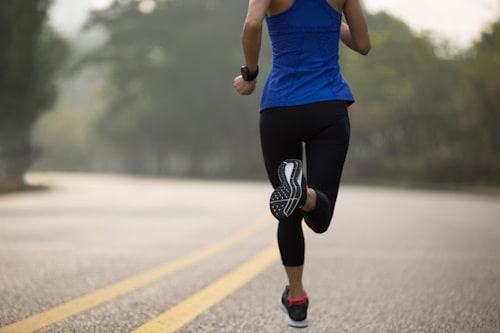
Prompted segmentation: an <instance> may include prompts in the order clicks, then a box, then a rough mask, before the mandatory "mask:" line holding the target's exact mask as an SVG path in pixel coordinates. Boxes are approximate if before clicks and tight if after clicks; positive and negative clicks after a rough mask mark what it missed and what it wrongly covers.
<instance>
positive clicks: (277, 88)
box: [261, 0, 353, 110]
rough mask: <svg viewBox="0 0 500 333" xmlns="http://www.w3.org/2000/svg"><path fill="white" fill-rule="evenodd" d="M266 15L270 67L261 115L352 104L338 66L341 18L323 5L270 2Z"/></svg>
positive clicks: (320, 1) (319, 0)
mask: <svg viewBox="0 0 500 333" xmlns="http://www.w3.org/2000/svg"><path fill="white" fill-rule="evenodd" d="M268 14H269V15H268V16H266V21H267V25H268V30H269V35H270V38H271V43H272V50H273V67H272V69H271V72H270V74H269V77H268V79H267V81H266V85H265V87H264V92H263V96H262V100H261V110H263V109H266V108H269V107H275V106H290V105H301V104H307V103H312V102H319V101H325V100H345V101H348V102H352V101H353V96H352V93H351V91H350V89H349V86H348V85H347V83H346V82H345V81H344V79H343V78H342V75H341V74H340V68H339V64H338V60H339V59H338V51H339V50H338V46H339V39H340V31H341V22H342V14H341V13H340V12H339V11H337V10H336V9H335V8H334V7H333V6H332V5H331V4H330V3H329V2H327V1H326V0H274V1H272V2H271V6H270V7H269V10H268Z"/></svg>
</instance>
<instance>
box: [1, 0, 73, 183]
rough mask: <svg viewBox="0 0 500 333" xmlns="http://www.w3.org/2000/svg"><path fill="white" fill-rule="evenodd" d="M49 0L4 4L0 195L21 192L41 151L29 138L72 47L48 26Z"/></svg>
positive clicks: (50, 101)
mask: <svg viewBox="0 0 500 333" xmlns="http://www.w3.org/2000/svg"><path fill="white" fill-rule="evenodd" d="M50 5H51V1H50V0H3V1H0V50H1V51H0V190H11V189H18V188H22V187H23V186H24V185H25V184H24V174H25V172H26V171H27V170H28V169H29V167H30V166H31V164H32V162H33V160H34V158H35V157H36V154H37V151H36V149H35V148H34V146H33V144H32V142H31V138H30V135H31V134H30V133H31V129H32V126H33V125H34V123H35V121H36V119H37V118H38V117H39V116H40V114H41V113H42V112H44V111H46V110H48V109H49V108H50V107H51V105H52V104H53V102H54V99H55V95H56V86H55V74H56V73H57V70H58V69H59V68H60V66H61V64H62V63H63V61H64V60H65V58H66V55H67V53H68V49H67V45H66V44H65V42H64V41H63V40H62V39H61V38H60V37H59V36H57V34H56V33H55V32H54V31H53V30H51V29H50V28H49V27H47V26H46V19H47V11H48V9H49V7H50Z"/></svg>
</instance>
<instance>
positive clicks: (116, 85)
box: [43, 0, 500, 185]
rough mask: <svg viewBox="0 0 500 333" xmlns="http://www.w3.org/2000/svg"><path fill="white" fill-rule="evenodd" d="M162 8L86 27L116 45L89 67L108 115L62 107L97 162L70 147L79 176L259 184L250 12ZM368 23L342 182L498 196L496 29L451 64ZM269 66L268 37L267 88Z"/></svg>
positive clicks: (350, 57)
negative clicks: (239, 89)
mask: <svg viewBox="0 0 500 333" xmlns="http://www.w3.org/2000/svg"><path fill="white" fill-rule="evenodd" d="M148 1H149V0H148ZM155 3H156V8H155V9H154V10H153V11H152V12H150V13H148V14H146V13H143V12H141V10H140V9H139V7H140V4H141V1H125V0H120V1H115V3H114V5H113V6H112V7H110V8H109V9H106V10H104V11H99V12H94V13H93V15H92V18H91V20H90V21H89V23H88V27H89V28H96V27H101V28H103V29H104V31H106V33H107V35H108V40H107V41H106V42H105V43H104V44H103V45H102V46H101V47H99V48H98V49H97V50H96V51H95V52H94V53H93V54H92V55H91V56H89V57H88V58H87V59H86V64H87V65H89V66H90V67H93V68H98V69H100V70H101V72H102V73H103V75H106V76H107V79H108V84H107V85H106V88H105V89H104V91H103V93H102V94H101V95H100V98H101V99H102V100H104V101H105V102H106V103H105V105H104V106H103V107H101V106H99V107H98V109H97V110H94V111H93V112H88V113H89V114H92V117H91V118H92V119H91V121H89V119H87V121H82V120H81V118H80V116H81V115H83V114H84V113H85V112H84V111H85V110H83V109H82V108H81V107H78V108H76V107H75V106H73V107H72V108H73V109H75V108H76V109H78V110H75V112H79V116H73V117H71V116H69V111H68V110H63V109H64V108H71V106H70V105H71V104H72V103H71V101H69V102H68V103H66V105H67V106H60V108H61V110H60V112H59V113H58V114H59V115H60V117H64V119H66V120H65V121H70V122H72V123H74V124H75V126H76V124H81V123H82V122H84V123H85V124H86V126H87V128H88V132H87V133H86V134H82V135H77V133H78V132H77V131H74V132H73V133H72V135H73V136H72V138H73V139H72V140H70V142H72V145H74V146H76V147H79V148H81V149H82V150H85V149H87V152H88V155H89V156H86V157H83V156H82V157H78V156H76V155H75V154H76V153H73V154H71V152H69V151H70V150H71V149H68V148H64V149H63V147H61V150H60V151H61V152H62V151H65V152H66V151H68V153H67V154H66V153H65V155H66V156H68V155H71V156H74V158H75V162H74V163H72V164H71V166H70V168H71V169H74V166H76V165H79V166H80V167H82V166H85V165H89V164H88V160H89V159H90V160H92V161H93V162H92V163H91V165H89V166H88V169H87V170H98V171H120V172H137V173H148V174H160V175H175V176H179V175H183V176H184V175H185V176H203V177H239V178H260V179H262V178H264V177H265V176H264V170H263V166H262V164H263V163H262V157H261V154H260V146H259V137H258V117H259V116H258V110H257V107H258V100H259V97H260V90H259V91H256V92H255V93H254V95H252V96H250V97H241V96H239V95H237V94H236V93H235V92H234V90H233V87H232V79H233V77H234V76H235V75H237V74H238V69H239V66H240V65H241V62H242V61H243V60H242V59H243V57H242V52H241V45H240V32H241V27H242V23H243V20H244V15H245V12H246V6H247V3H246V2H244V1H234V0H212V1H203V2H200V1H197V0H182V1H181V0H157V1H156V2H155ZM368 20H369V27H370V32H371V37H372V45H373V48H372V52H370V54H369V55H368V56H366V57H362V56H360V55H358V54H355V53H353V52H352V51H350V50H348V49H347V48H346V47H342V48H341V65H342V72H343V74H344V76H345V78H346V79H347V81H348V82H349V83H350V85H351V87H352V89H353V91H354V93H355V96H356V103H355V104H354V105H353V106H352V107H351V109H350V116H351V124H352V139H351V148H350V152H349V155H348V160H347V163H346V167H345V179H346V180H348V181H390V182H392V183H403V184H410V183H418V184H422V183H425V184H457V185H458V184H480V185H481V184H482V185H484V184H485V185H498V184H500V167H499V166H500V154H498V151H497V150H498V148H497V147H498V146H499V145H500V134H499V133H500V132H499V131H497V130H496V128H495V127H496V124H498V121H499V120H500V119H499V118H500V114H499V112H500V100H499V98H500V97H499V96H500V76H499V75H498V73H497V72H498V70H497V69H498V68H500V66H499V65H500V64H499V54H500V27H499V26H500V21H499V22H497V23H496V24H494V25H493V26H492V27H491V29H490V30H489V31H488V32H485V33H484V34H483V36H482V39H481V40H480V41H478V42H477V43H476V44H475V45H473V46H472V47H471V49H470V50H469V51H468V52H466V53H464V54H459V55H457V56H454V57H451V56H448V57H445V58H444V57H440V56H439V54H443V50H440V49H439V46H436V45H434V44H433V42H432V39H430V37H428V36H419V35H416V34H415V33H414V32H412V31H411V30H410V29H409V28H408V27H407V26H406V25H405V24H404V23H403V22H401V21H398V20H396V19H395V18H393V17H391V16H389V15H387V14H384V13H380V14H376V15H368ZM270 58H271V55H270V50H269V42H268V38H267V36H266V33H264V37H263V49H262V52H261V61H260V67H261V70H262V74H261V77H259V87H260V88H259V89H261V88H262V85H263V82H264V79H265V76H266V74H267V71H268V69H269V66H270V63H269V62H270ZM103 68H104V69H105V70H102V69H103ZM90 85H93V83H92V84H90ZM94 98H95V95H94ZM79 105H80V104H79ZM87 111H89V110H87ZM54 115H55V114H54ZM94 117H95V118H94ZM43 127H44V128H45V131H46V133H48V132H50V131H52V133H62V132H63V130H64V129H63V128H57V126H55V121H46V122H44V124H43ZM45 137H49V136H48V135H45ZM82 138H84V139H82ZM51 140H52V141H54V142H55V141H57V142H59V143H60V142H61V141H62V140H60V139H57V138H56V137H55V136H52V139H51ZM83 169H84V170H85V167H83Z"/></svg>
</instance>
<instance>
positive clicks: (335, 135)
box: [260, 101, 350, 266]
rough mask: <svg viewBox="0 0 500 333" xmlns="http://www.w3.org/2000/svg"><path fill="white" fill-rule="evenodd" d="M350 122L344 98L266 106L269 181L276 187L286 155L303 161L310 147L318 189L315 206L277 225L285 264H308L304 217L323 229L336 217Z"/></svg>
mask: <svg viewBox="0 0 500 333" xmlns="http://www.w3.org/2000/svg"><path fill="white" fill-rule="evenodd" d="M349 136H350V124H349V115H348V113H347V104H346V103H345V102H344V101H326V102H318V103H311V104H306V105H300V106H292V107H278V108H270V109H266V110H263V111H262V112H261V115H260V139H261V145H262V153H263V155H264V163H265V165H266V170H267V175H268V177H269V180H270V181H271V184H272V185H273V187H274V188H276V187H277V186H278V185H279V184H280V181H279V179H278V174H277V170H278V166H279V164H280V163H281V162H282V161H284V160H286V159H291V158H293V159H300V160H302V150H303V149H302V144H303V142H304V143H305V148H306V165H305V168H306V171H307V183H308V185H309V187H311V188H313V189H314V190H316V193H317V195H318V201H317V205H316V209H315V210H313V211H312V212H309V213H304V212H300V211H299V210H297V211H296V212H295V213H294V214H292V215H291V216H290V217H289V218H288V219H286V220H283V221H282V222H280V223H279V224H278V245H279V248H280V253H281V260H282V262H283V265H285V266H302V265H303V264H304V252H305V244H304V233H303V231H302V224H301V222H302V218H303V217H304V219H305V221H306V224H307V225H308V226H309V227H310V228H311V229H312V230H313V231H315V232H317V233H322V232H325V231H326V230H327V229H328V227H329V225H330V221H331V219H332V216H333V210H334V207H335V202H336V200H337V193H338V189H339V185H340V178H341V175H342V169H343V167H344V161H345V158H346V154H347V149H348V146H349Z"/></svg>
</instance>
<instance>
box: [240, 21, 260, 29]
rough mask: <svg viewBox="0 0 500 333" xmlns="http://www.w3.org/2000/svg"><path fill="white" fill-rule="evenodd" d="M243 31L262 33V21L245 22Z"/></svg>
mask: <svg viewBox="0 0 500 333" xmlns="http://www.w3.org/2000/svg"><path fill="white" fill-rule="evenodd" d="M243 30H244V31H248V32H258V31H261V30H262V21H258V20H251V19H247V20H245V24H244V26H243Z"/></svg>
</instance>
